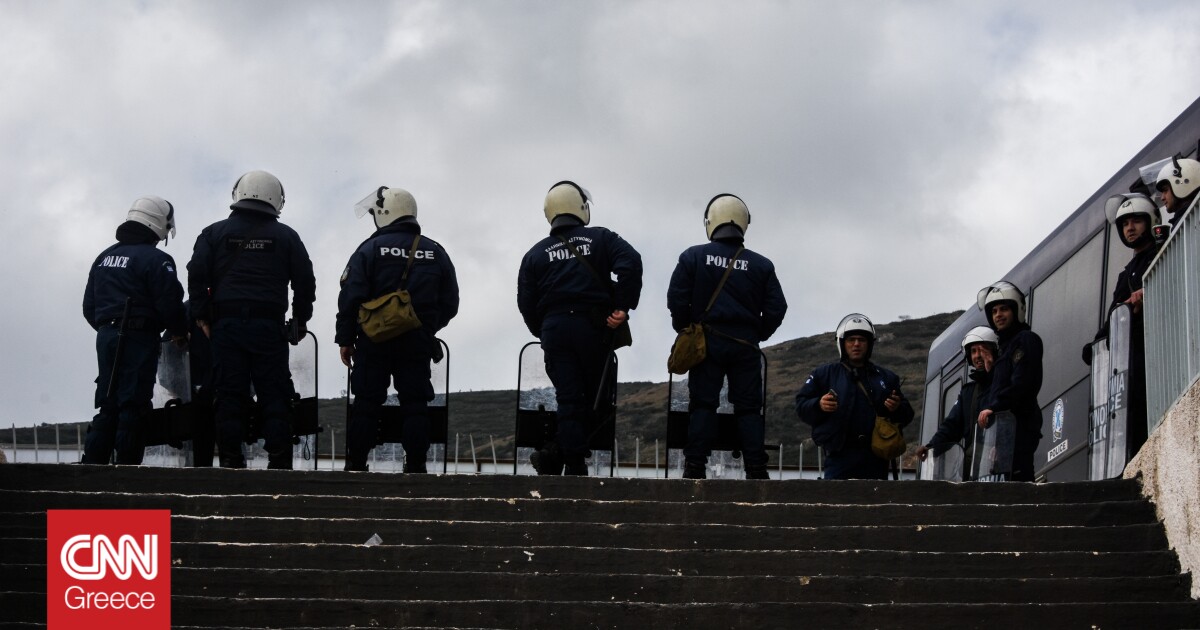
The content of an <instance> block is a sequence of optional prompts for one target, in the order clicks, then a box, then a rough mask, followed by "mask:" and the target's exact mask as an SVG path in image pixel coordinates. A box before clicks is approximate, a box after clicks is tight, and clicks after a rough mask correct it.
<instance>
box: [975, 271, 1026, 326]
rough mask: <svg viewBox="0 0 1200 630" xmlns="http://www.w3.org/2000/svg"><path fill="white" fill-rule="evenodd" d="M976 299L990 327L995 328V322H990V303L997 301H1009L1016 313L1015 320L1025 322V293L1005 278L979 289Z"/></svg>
mask: <svg viewBox="0 0 1200 630" xmlns="http://www.w3.org/2000/svg"><path fill="white" fill-rule="evenodd" d="M976 301H977V302H978V304H979V308H980V309H982V310H983V314H984V315H986V316H987V321H988V325H989V326H991V327H992V328H995V324H993V323H992V305H993V304H996V303H998V302H1011V303H1012V304H1011V306H1012V309H1013V312H1014V313H1016V315H1017V321H1019V322H1021V323H1022V324H1024V323H1026V322H1025V294H1024V293H1022V292H1021V290H1020V289H1018V288H1017V285H1015V284H1013V283H1011V282H1009V281H1007V280H1001V281H1000V282H997V283H996V284H993V285H989V286H986V287H983V288H982V289H980V290H979V295H978V296H977V298H976Z"/></svg>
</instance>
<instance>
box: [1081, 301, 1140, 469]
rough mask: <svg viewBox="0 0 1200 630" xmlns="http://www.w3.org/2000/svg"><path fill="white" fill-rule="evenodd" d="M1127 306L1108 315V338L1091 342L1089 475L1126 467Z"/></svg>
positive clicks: (1128, 329)
mask: <svg viewBox="0 0 1200 630" xmlns="http://www.w3.org/2000/svg"><path fill="white" fill-rule="evenodd" d="M1129 334H1130V310H1129V307H1128V306H1127V305H1124V304H1122V305H1120V306H1118V307H1117V308H1115V309H1113V310H1112V312H1111V313H1109V316H1108V339H1107V340H1105V339H1101V340H1100V341H1097V342H1096V343H1094V344H1092V401H1091V413H1090V415H1091V436H1090V440H1089V449H1090V452H1089V454H1088V469H1089V476H1088V478H1089V479H1110V478H1112V477H1119V476H1120V475H1121V473H1122V472H1123V471H1124V470H1125V463H1126V461H1125V460H1126V450H1125V449H1126V445H1127V443H1128V421H1127V413H1128V406H1127V404H1126V402H1127V401H1126V395H1127V393H1128V389H1127V387H1128V384H1129V343H1130V340H1129Z"/></svg>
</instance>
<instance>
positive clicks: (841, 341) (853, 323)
mask: <svg viewBox="0 0 1200 630" xmlns="http://www.w3.org/2000/svg"><path fill="white" fill-rule="evenodd" d="M834 334H835V335H836V336H837V349H838V358H839V359H841V358H844V357H845V356H846V343H845V341H846V337H848V336H850V335H862V336H864V337H866V338H867V358H868V359H870V358H871V352H872V351H873V350H874V349H875V326H874V325H873V324H872V323H871V320H870V319H867V316H866V315H863V314H862V313H851V314H849V315H847V316H845V317H843V318H842V321H841V323H839V324H838V327H837V331H836V332H835V333H834Z"/></svg>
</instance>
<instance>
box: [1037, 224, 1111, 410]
mask: <svg viewBox="0 0 1200 630" xmlns="http://www.w3.org/2000/svg"><path fill="white" fill-rule="evenodd" d="M1105 238H1106V232H1101V233H1100V234H1097V235H1096V236H1094V237H1092V239H1091V240H1089V241H1088V242H1087V244H1086V245H1084V246H1083V247H1082V248H1081V249H1080V250H1079V251H1077V252H1075V255H1074V256H1071V258H1070V259H1069V260H1067V262H1065V263H1063V264H1062V266H1060V267H1059V268H1058V269H1056V270H1055V271H1054V273H1052V274H1050V277H1048V278H1046V280H1045V281H1044V282H1042V283H1041V284H1040V285H1038V286H1037V287H1035V288H1034V290H1033V299H1032V306H1033V310H1032V312H1031V313H1030V314H1029V321H1030V323H1031V324H1032V325H1033V330H1034V332H1036V333H1037V334H1038V335H1039V336H1041V338H1042V344H1043V347H1044V353H1043V357H1042V374H1043V376H1042V391H1041V394H1040V395H1039V396H1038V404H1039V405H1040V406H1042V407H1045V406H1046V405H1047V404H1048V402H1049V401H1052V400H1055V399H1056V398H1058V397H1059V396H1062V394H1063V392H1065V391H1067V390H1068V389H1070V388H1071V386H1072V385H1074V384H1076V383H1078V382H1079V381H1080V380H1082V379H1084V378H1086V377H1087V376H1088V374H1089V373H1090V371H1089V370H1088V367H1087V365H1085V364H1084V363H1083V359H1082V358H1080V353H1081V350H1082V349H1083V346H1084V344H1086V343H1089V342H1091V340H1092V338H1093V337H1095V335H1096V329H1097V328H1099V327H1100V316H1101V312H1102V311H1103V309H1104V306H1102V298H1101V295H1100V292H1101V291H1102V290H1103V289H1104V282H1103V281H1102V278H1101V277H1100V274H1101V273H1102V270H1103V268H1104V240H1105Z"/></svg>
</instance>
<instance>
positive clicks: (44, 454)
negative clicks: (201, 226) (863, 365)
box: [0, 425, 915, 479]
mask: <svg viewBox="0 0 1200 630" xmlns="http://www.w3.org/2000/svg"><path fill="white" fill-rule="evenodd" d="M42 430H43V431H47V430H51V429H49V428H48V427H46V426H45V425H43V427H42ZM52 430H53V432H54V439H53V440H52V441H45V440H39V439H38V433H39V431H33V432H32V437H28V438H27V439H24V440H21V441H19V440H18V437H17V427H16V426H15V425H14V426H12V427H11V428H10V429H6V430H3V432H0V455H3V461H5V462H9V463H31V464H32V463H41V464H54V463H57V464H73V463H78V462H79V461H80V458H81V457H82V455H83V432H82V429H81V427H80V426H75V427H74V430H73V431H69V433H73V434H74V435H69V434H63V435H62V436H61V438H60V431H59V426H58V425H54V426H53V429H52ZM10 431H11V433H10ZM22 431H26V429H22ZM10 436H11V439H7V438H10ZM335 436H336V434H334V433H332V432H331V433H330V439H329V447H328V451H326V450H325V449H324V448H323V449H322V451H323V452H321V453H317V452H315V449H314V448H313V445H308V444H303V443H302V444H300V445H297V446H296V447H295V448H294V450H293V456H294V458H295V461H296V469H297V470H328V471H338V470H341V469H342V465H343V464H344V463H345V461H344V460H343V459H342V458H341V455H340V453H339V452H338V450H337V443H336V441H335ZM310 437H311V436H310ZM623 439H624V442H625V443H626V444H629V443H632V444H633V449H632V452H629V451H626V450H624V449H621V448H620V446H619V445H620V441H618V443H617V444H615V445H614V447H616V448H617V450H616V452H612V453H609V452H601V453H598V454H597V457H594V458H592V461H591V465H589V473H590V474H591V475H593V476H601V477H606V476H609V474H610V473H609V470H610V468H609V461H610V460H611V459H612V458H613V457H616V458H618V461H617V462H616V465H615V466H614V467H613V468H614V472H613V473H612V474H613V476H616V477H635V478H641V477H647V478H662V477H663V476H664V474H663V472H664V471H665V470H666V469H667V468H670V469H671V471H672V473H673V474H672V475H671V476H672V477H679V476H680V475H681V474H682V472H683V457H682V452H677V453H675V455H677V457H674V458H671V457H666V458H661V459H660V453H665V452H666V449H665V448H663V449H660V443H659V440H654V441H653V442H654V457H653V459H652V460H650V461H647V460H644V459H643V458H642V455H641V451H642V447H643V446H645V447H649V444H650V442H649V441H646V443H645V444H643V443H642V440H641V438H640V437H637V436H632V437H630V436H626V437H624V438H623ZM484 444H485V443H482V442H481V443H480V444H478V445H477V444H476V440H475V436H474V435H473V434H470V433H456V434H454V436H453V441H452V442H451V443H450V444H446V445H442V444H433V445H431V447H430V455H429V456H430V460H429V464H430V465H429V469H430V470H431V471H432V470H438V471H441V470H442V469H443V467H442V462H443V461H445V463H446V464H447V465H446V472H447V473H448V474H460V475H461V474H468V475H479V474H483V475H498V474H512V473H511V471H512V470H513V464H514V463H516V464H518V467H519V469H520V470H521V474H526V475H532V474H534V472H533V468H532V466H531V465H530V464H529V461H528V455H527V454H526V456H525V458H523V459H522V458H518V459H517V461H516V462H514V461H513V460H512V459H511V458H507V457H505V458H501V457H498V455H497V451H496V443H495V438H494V436H491V435H489V436H487V442H486V446H485V445H484ZM184 446H185V448H184V449H182V450H181V449H177V448H173V447H171V446H169V445H160V446H153V447H148V448H147V449H146V455H145V459H144V460H143V465H144V466H148V467H166V468H185V467H189V466H190V465H191V459H190V450H189V449H190V445H188V444H185V445H184ZM386 446H389V447H391V448H383V447H376V448H375V449H372V451H371V455H370V459H369V460H368V462H369V463H370V465H371V470H373V471H376V472H399V471H401V470H403V468H404V452H403V449H402V448H400V447H399V445H396V444H390V445H386ZM664 446H665V444H664ZM772 446H775V445H772ZM785 446H786V445H785V444H783V443H780V444H778V445H777V446H776V448H777V449H778V450H777V452H778V453H785V452H786V451H785V449H784V447H785ZM805 446H806V445H804V444H802V445H801V446H800V448H799V449H796V450H797V451H798V457H796V455H795V454H793V457H794V458H795V459H794V460H793V461H792V462H784V461H783V460H782V458H780V457H778V456H776V458H775V460H774V461H773V462H772V464H771V466H770V468H769V472H770V473H771V478H772V479H803V478H807V479H815V478H819V477H820V476H821V474H822V472H823V470H824V466H823V464H824V462H823V461H822V459H821V457H820V453H819V451H815V452H808V453H806V448H805ZM809 448H811V446H809ZM489 455H490V456H489ZM725 455H727V456H728V455H729V454H728V453H725ZM806 455H807V461H806ZM622 456H623V457H624V459H620V458H621V457H622ZM726 459H727V460H730V461H726V462H725V467H726V468H728V474H726V475H719V477H723V478H730V479H737V478H741V476H742V474H743V473H742V469H741V464H740V461H737V460H731V459H730V458H729V457H726ZM314 460H315V461H316V465H315V466H313V465H312V463H311V462H313V461H314ZM246 461H247V464H248V466H249V467H250V468H265V467H266V465H267V457H266V454H265V451H263V450H262V447H261V441H260V442H259V443H258V445H256V446H254V447H248V452H247V457H246ZM214 463H215V462H214ZM901 473H902V475H903V476H902V479H912V478H915V471H914V470H913V469H909V468H905V469H903V470H901Z"/></svg>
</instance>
